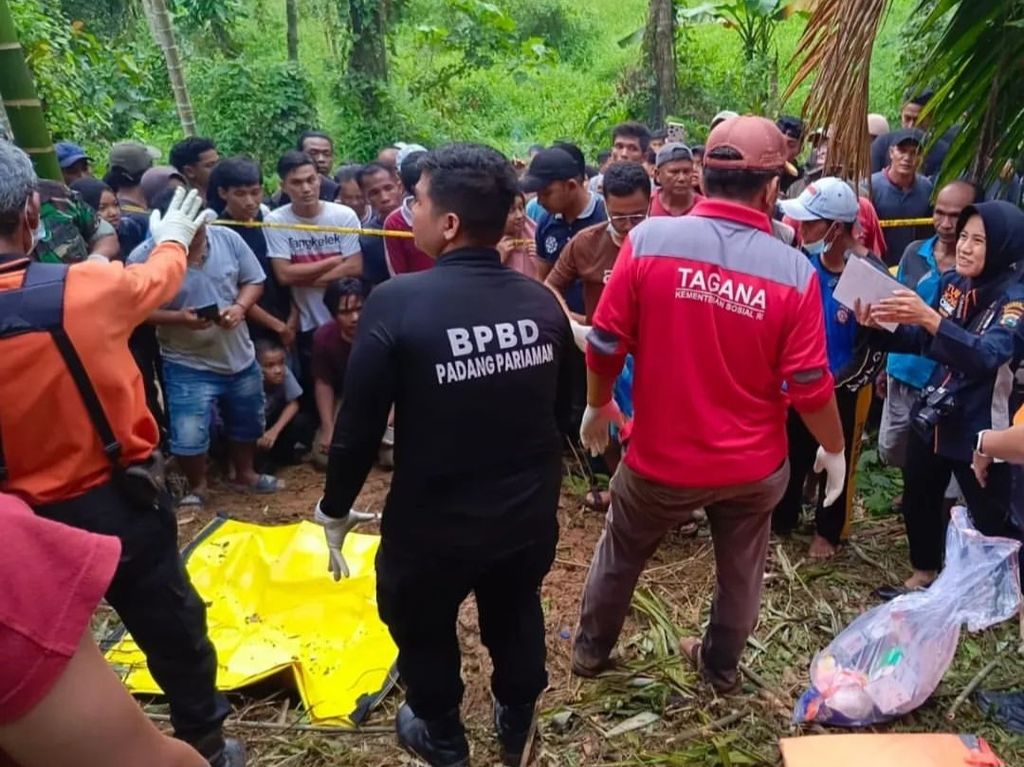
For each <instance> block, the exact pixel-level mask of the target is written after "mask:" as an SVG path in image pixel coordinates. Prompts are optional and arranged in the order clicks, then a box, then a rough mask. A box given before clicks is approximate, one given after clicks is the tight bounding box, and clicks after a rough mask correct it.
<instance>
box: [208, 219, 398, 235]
mask: <svg viewBox="0 0 1024 767" xmlns="http://www.w3.org/2000/svg"><path fill="white" fill-rule="evenodd" d="M210 223H211V224H212V225H213V226H240V227H243V228H245V229H292V230H296V231H299V232H331V233H334V234H365V235H368V236H370V237H394V238H395V239H403V240H411V239H412V238H413V233H412V232H403V231H399V230H397V229H363V228H361V227H358V226H320V225H319V224H278V223H275V222H271V221H225V220H224V219H218V220H217V221H211V222H210Z"/></svg>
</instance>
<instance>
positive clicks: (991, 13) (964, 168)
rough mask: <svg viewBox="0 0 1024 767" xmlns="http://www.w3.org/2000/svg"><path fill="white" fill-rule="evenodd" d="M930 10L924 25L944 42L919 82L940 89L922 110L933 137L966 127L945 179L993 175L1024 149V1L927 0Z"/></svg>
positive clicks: (953, 150)
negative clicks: (929, 123)
mask: <svg viewBox="0 0 1024 767" xmlns="http://www.w3.org/2000/svg"><path fill="white" fill-rule="evenodd" d="M928 8H931V12H930V14H929V15H928V16H927V18H925V20H924V22H923V23H922V25H921V29H922V32H923V33H924V34H925V35H938V40H937V42H936V43H935V44H934V45H933V47H932V49H931V51H930V52H929V55H928V56H927V57H926V58H925V59H924V60H922V61H921V62H919V66H918V68H917V70H916V72H915V77H914V81H915V84H916V85H917V86H918V87H922V86H925V85H928V84H937V87H936V88H935V97H934V98H933V99H932V100H931V102H929V104H928V106H927V107H926V108H925V112H924V115H923V116H924V117H925V119H928V120H930V122H931V125H932V133H933V137H937V136H941V135H942V134H943V133H945V132H946V131H948V130H950V129H951V128H953V127H954V126H960V131H959V133H958V134H957V136H956V138H955V139H954V140H953V143H952V146H951V147H950V150H949V154H948V156H947V157H946V162H945V165H944V167H943V170H942V180H943V181H949V180H952V179H955V178H958V177H960V176H961V175H963V174H964V173H969V174H970V176H971V177H972V178H974V180H977V181H980V180H982V178H984V179H985V180H986V181H992V180H994V179H995V178H996V177H997V175H998V174H999V172H1000V170H1001V169H1002V168H1003V166H1004V164H1011V163H1016V162H1017V161H1018V160H1019V158H1020V152H1021V148H1022V147H1024V110H1022V109H1021V103H1022V102H1024V0H971V2H969V3H967V2H962V1H959V2H954V0H937V2H934V3H932V2H931V0H921V2H920V7H919V9H918V11H919V12H920V13H923V12H925V11H926V10H927V9H928Z"/></svg>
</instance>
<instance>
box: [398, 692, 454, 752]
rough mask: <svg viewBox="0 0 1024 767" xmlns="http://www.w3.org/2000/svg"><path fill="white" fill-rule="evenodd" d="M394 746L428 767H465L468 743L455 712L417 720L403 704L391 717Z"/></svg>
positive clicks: (406, 705) (411, 711)
mask: <svg viewBox="0 0 1024 767" xmlns="http://www.w3.org/2000/svg"><path fill="white" fill-rule="evenodd" d="M395 730H397V732H398V744H399V745H400V746H401V747H402V748H404V749H405V750H406V751H408V752H409V753H411V754H412V755H413V756H417V757H419V758H420V759H422V760H423V761H425V762H426V763H427V764H429V765H430V767H468V765H469V741H467V740H466V730H465V728H464V727H463V726H462V721H461V719H460V718H459V711H458V709H453V710H451V711H449V712H448V713H447V714H445V715H444V716H442V717H439V718H438V719H433V720H431V721H429V722H428V721H427V720H425V719H420V718H419V717H418V716H416V714H415V713H414V712H413V710H412V709H411V708H409V706H408V704H405V703H403V704H402V707H401V708H400V709H398V716H397V717H395Z"/></svg>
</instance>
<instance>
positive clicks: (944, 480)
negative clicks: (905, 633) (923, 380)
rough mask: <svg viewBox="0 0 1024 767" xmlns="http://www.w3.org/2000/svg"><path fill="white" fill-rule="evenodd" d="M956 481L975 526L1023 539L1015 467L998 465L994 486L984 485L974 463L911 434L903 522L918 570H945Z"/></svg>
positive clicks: (992, 474) (987, 532)
mask: <svg viewBox="0 0 1024 767" xmlns="http://www.w3.org/2000/svg"><path fill="white" fill-rule="evenodd" d="M951 475H952V476H955V477H956V481H957V483H958V484H959V485H960V490H961V492H963V494H964V500H965V501H966V502H967V508H968V509H969V510H970V512H971V520H972V521H973V522H974V526H975V527H976V528H978V530H979V531H980V532H982V533H984V534H985V535H997V536H1006V537H1009V538H1016V539H1020V538H1021V534H1020V531H1018V530H1017V528H1016V526H1015V525H1014V524H1013V522H1012V521H1011V515H1010V506H1011V494H1010V487H1011V467H1010V466H1009V464H1005V463H993V464H992V465H991V466H990V467H989V471H988V484H987V485H986V486H985V487H982V486H981V485H979V484H978V480H977V478H976V477H975V476H974V471H973V470H972V469H971V465H970V463H968V462H966V461H955V460H953V459H952V458H946V457H945V456H941V455H936V454H935V450H934V448H933V447H932V445H931V444H930V443H928V442H925V441H924V439H923V438H922V437H921V435H919V434H918V433H917V431H916V430H914V429H911V430H910V435H909V437H908V440H907V464H906V469H905V470H904V475H903V476H904V485H903V521H904V523H905V524H906V526H907V542H908V543H909V544H910V564H911V566H912V567H913V568H914V569H915V570H941V569H942V560H943V554H944V553H945V548H946V525H947V523H948V522H949V520H948V519H947V518H946V516H945V513H944V498H945V493H946V486H947V485H948V484H949V478H950V476H951Z"/></svg>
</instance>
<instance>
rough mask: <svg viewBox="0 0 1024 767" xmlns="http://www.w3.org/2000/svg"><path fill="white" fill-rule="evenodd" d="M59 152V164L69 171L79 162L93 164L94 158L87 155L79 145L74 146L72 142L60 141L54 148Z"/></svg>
mask: <svg viewBox="0 0 1024 767" xmlns="http://www.w3.org/2000/svg"><path fill="white" fill-rule="evenodd" d="M54 149H55V150H56V152H57V162H58V163H59V164H60V167H61V168H63V169H64V170H67V169H68V168H70V167H71V166H72V165H74V164H75V163H76V162H78V161H79V160H88V161H89V162H92V158H91V157H89V155H87V154H86V153H85V150H84V149H82V147H80V146H78V144H72V143H71V142H70V141H59V142H57V144H56V145H55V146H54Z"/></svg>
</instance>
